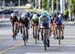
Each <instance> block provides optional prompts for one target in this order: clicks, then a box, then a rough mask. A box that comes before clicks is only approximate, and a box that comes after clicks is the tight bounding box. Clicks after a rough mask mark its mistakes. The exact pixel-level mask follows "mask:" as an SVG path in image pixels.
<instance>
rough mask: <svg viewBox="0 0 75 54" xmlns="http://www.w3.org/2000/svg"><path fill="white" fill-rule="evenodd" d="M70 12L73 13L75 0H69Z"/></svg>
mask: <svg viewBox="0 0 75 54" xmlns="http://www.w3.org/2000/svg"><path fill="white" fill-rule="evenodd" d="M69 2H70V10H71V13H73V14H75V0H69Z"/></svg>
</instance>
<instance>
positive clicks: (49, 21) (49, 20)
mask: <svg viewBox="0 0 75 54" xmlns="http://www.w3.org/2000/svg"><path fill="white" fill-rule="evenodd" d="M47 17H48V23H49V27H50V26H51V19H50V16H49V15H48V16H47Z"/></svg>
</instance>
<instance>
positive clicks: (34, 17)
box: [32, 14, 39, 22]
mask: <svg viewBox="0 0 75 54" xmlns="http://www.w3.org/2000/svg"><path fill="white" fill-rule="evenodd" d="M32 21H33V22H34V21H39V17H38V16H37V14H34V15H33V17H32Z"/></svg>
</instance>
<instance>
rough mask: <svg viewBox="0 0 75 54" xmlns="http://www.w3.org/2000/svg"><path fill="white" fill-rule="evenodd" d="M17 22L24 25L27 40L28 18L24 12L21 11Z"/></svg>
mask: <svg viewBox="0 0 75 54" xmlns="http://www.w3.org/2000/svg"><path fill="white" fill-rule="evenodd" d="M19 22H20V23H21V24H22V25H24V26H25V28H26V32H27V40H28V29H29V19H28V16H27V15H26V14H25V13H22V15H21V17H20V20H19Z"/></svg>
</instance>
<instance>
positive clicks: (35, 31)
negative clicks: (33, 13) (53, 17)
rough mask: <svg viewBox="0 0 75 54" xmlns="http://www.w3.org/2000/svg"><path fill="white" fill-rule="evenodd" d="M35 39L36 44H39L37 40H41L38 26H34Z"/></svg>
mask: <svg viewBox="0 0 75 54" xmlns="http://www.w3.org/2000/svg"><path fill="white" fill-rule="evenodd" d="M33 37H34V39H35V44H37V40H39V32H38V26H35V27H34V26H33Z"/></svg>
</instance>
